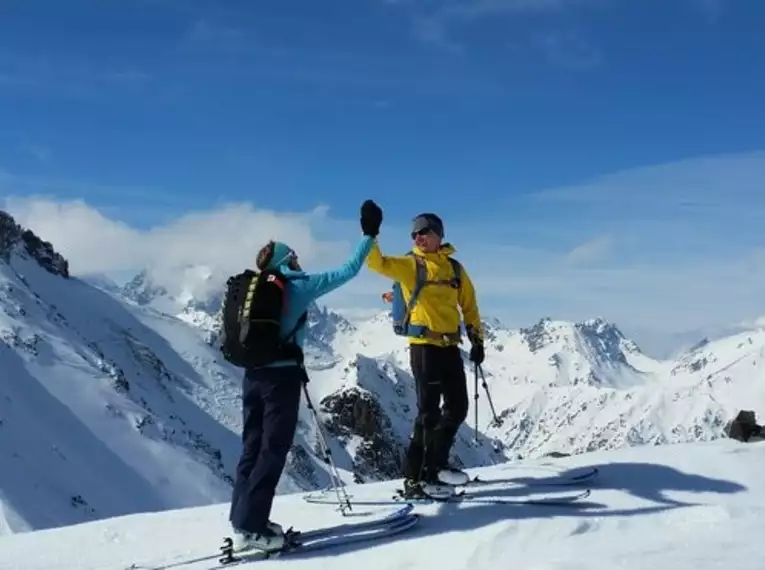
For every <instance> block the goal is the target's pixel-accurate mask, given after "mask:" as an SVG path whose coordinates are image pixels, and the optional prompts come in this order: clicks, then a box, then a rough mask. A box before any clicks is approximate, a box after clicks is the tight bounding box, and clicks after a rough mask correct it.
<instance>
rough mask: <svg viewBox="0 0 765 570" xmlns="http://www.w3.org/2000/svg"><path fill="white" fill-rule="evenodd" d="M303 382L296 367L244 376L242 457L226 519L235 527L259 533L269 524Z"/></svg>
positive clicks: (304, 378) (301, 371) (301, 372)
mask: <svg viewBox="0 0 765 570" xmlns="http://www.w3.org/2000/svg"><path fill="white" fill-rule="evenodd" d="M307 381H308V378H307V376H306V371H305V369H304V368H303V367H301V366H297V365H295V366H273V367H264V368H258V369H255V370H250V371H247V373H246V374H245V376H244V380H243V386H242V408H243V426H242V455H241V458H240V460H239V465H238V466H237V469H236V480H235V482H234V490H233V495H232V498H231V512H230V514H229V520H230V521H231V524H232V525H233V527H234V528H237V529H241V530H245V531H249V532H253V533H258V532H261V531H262V530H263V529H264V528H265V526H266V524H267V523H268V520H269V515H270V514H271V506H272V504H273V500H274V495H275V494H276V486H277V484H278V483H279V478H280V477H281V474H282V471H283V469H284V464H285V462H286V460H287V453H288V452H289V450H290V447H291V446H292V440H293V437H294V436H295V430H296V428H297V422H298V411H299V408H300V391H301V390H302V387H303V383H304V382H307Z"/></svg>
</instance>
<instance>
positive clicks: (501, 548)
mask: <svg viewBox="0 0 765 570" xmlns="http://www.w3.org/2000/svg"><path fill="white" fill-rule="evenodd" d="M764 446H765V443H762V444H739V443H737V442H734V441H731V440H727V441H721V442H715V443H707V444H704V443H701V444H682V445H671V446H670V445H668V446H660V447H651V446H642V447H639V448H631V449H622V450H617V451H602V452H592V453H588V454H583V455H580V456H576V457H570V458H564V459H559V460H555V461H554V462H553V461H547V462H544V463H543V462H542V461H538V460H537V461H532V460H527V461H524V462H523V463H520V464H515V465H498V466H494V467H488V468H483V469H476V470H472V472H473V473H475V474H480V475H481V476H482V478H485V479H505V480H506V479H508V478H511V479H515V480H516V481H517V482H516V483H515V484H509V483H505V484H498V485H497V486H495V487H487V488H484V489H478V490H477V491H476V492H478V493H481V494H483V495H484V497H486V496H489V497H491V496H494V497H499V498H503V497H523V496H527V495H530V494H532V493H534V494H536V495H537V496H540V495H541V496H544V495H546V494H549V493H552V492H553V491H552V490H551V489H549V488H548V489H547V491H545V490H544V488H542V489H540V488H539V487H537V488H534V487H533V486H529V485H533V481H530V480H529V479H530V478H545V477H549V476H550V475H553V474H555V473H556V472H568V471H570V470H574V469H576V468H579V467H583V466H597V467H599V469H600V471H601V476H600V478H599V480H598V482H597V483H596V484H595V485H593V487H592V494H591V496H590V497H589V498H588V499H587V500H586V502H582V503H580V504H578V505H576V506H566V507H552V506H498V505H491V504H488V505H487V504H472V505H471V504H469V503H465V504H462V505H448V506H443V505H438V506H435V505H434V506H418V507H416V509H415V512H416V513H418V514H419V515H420V520H419V522H418V524H417V525H416V526H415V527H414V528H412V529H410V530H408V531H406V532H404V533H402V534H399V535H396V536H392V537H388V538H382V539H378V540H376V541H372V542H366V543H358V544H356V545H347V546H338V547H335V548H332V549H331V550H325V551H316V552H306V553H303V554H300V553H293V554H290V555H288V556H286V557H283V558H281V559H274V560H271V561H260V562H252V563H249V564H247V563H245V564H242V565H239V566H236V568H241V569H243V570H244V569H246V568H253V569H255V568H259V569H260V568H262V569H264V570H267V569H268V568H277V567H278V568H282V567H284V565H285V564H286V565H289V567H290V568H305V569H309V568H314V567H316V566H317V565H321V564H322V563H324V564H327V563H329V564H330V566H331V567H332V568H333V569H334V570H357V569H358V568H377V569H379V570H398V569H399V568H438V569H440V570H462V569H464V568H471V569H472V570H496V569H498V568H508V567H512V568H519V569H520V568H522V569H524V570H613V569H615V568H619V569H621V570H645V569H648V568H672V569H673V570H711V569H713V568H736V569H738V570H760V569H761V568H762V566H763V556H762V552H763V550H762V528H763V525H765V479H764V478H763V477H762V473H763V470H765V454H764V453H763V451H765V447H764ZM392 488H393V483H376V484H368V485H364V486H355V487H352V488H351V489H350V491H351V492H352V494H353V495H354V497H365V498H368V497H376V498H385V497H388V496H389V495H390V493H391V490H392ZM556 492H557V491H556ZM392 508H393V507H389V506H379V507H357V508H356V509H355V511H354V516H352V517H343V516H342V515H341V514H340V513H339V512H337V510H335V509H333V508H332V507H331V506H326V505H313V504H306V503H305V502H304V501H303V499H302V497H301V495H300V494H294V495H282V496H280V497H277V498H276V501H275V506H274V511H273V515H274V518H275V520H277V521H279V522H281V523H282V524H284V525H287V526H289V525H294V526H295V527H296V528H300V529H306V530H307V529H311V528H324V527H330V526H334V525H338V524H343V523H347V522H351V523H353V522H359V521H364V520H369V519H370V518H373V517H375V518H377V517H380V516H382V515H384V514H387V513H389V512H390V511H391V510H392ZM226 509H227V507H226V505H225V504H221V505H213V506H208V507H201V508H189V509H180V510H175V511H172V512H165V513H156V514H141V515H132V516H125V517H120V518H114V519H110V520H104V521H98V522H92V523H87V524H81V525H76V526H70V527H67V528H61V529H54V530H46V531H40V532H35V533H26V534H20V535H16V536H12V537H7V538H5V539H3V540H0V569H2V570H6V569H7V570H11V569H12V570H49V569H50V568H66V569H67V570H127V569H133V570H139V569H141V570H144V569H154V568H160V567H161V568H173V567H178V568H183V569H185V570H207V569H210V568H214V567H215V564H216V558H217V556H218V555H219V552H218V546H219V545H220V543H221V539H222V537H223V536H225V535H228V534H229V532H230V531H229V528H228V526H227V523H226V514H227V511H226ZM329 557H332V558H331V562H330V558H329ZM199 558H202V559H201V560H197V561H196V562H195V561H194V559H199Z"/></svg>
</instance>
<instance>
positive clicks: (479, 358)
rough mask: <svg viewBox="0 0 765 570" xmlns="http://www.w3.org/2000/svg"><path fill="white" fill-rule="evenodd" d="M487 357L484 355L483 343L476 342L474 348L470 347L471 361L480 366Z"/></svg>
mask: <svg viewBox="0 0 765 570" xmlns="http://www.w3.org/2000/svg"><path fill="white" fill-rule="evenodd" d="M485 357H486V355H485V354H484V350H483V343H482V342H474V343H473V346H471V347H470V361H471V362H474V363H476V364H478V365H479V366H480V364H481V363H482V362H483V359H484V358H485Z"/></svg>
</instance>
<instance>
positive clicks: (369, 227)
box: [361, 200, 383, 237]
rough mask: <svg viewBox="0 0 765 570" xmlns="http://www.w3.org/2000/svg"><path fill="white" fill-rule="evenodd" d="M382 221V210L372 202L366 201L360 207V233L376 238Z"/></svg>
mask: <svg viewBox="0 0 765 570" xmlns="http://www.w3.org/2000/svg"><path fill="white" fill-rule="evenodd" d="M382 219H383V214H382V210H381V209H380V206H378V205H377V204H375V203H374V201H373V200H366V201H365V202H364V203H363V204H362V205H361V231H362V233H363V234H364V235H365V236H371V237H377V234H379V233H380V224H382Z"/></svg>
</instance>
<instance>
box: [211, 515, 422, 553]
mask: <svg viewBox="0 0 765 570" xmlns="http://www.w3.org/2000/svg"><path fill="white" fill-rule="evenodd" d="M413 509H414V505H412V504H406V505H403V506H401V507H400V508H399V509H397V510H396V511H394V512H393V513H391V514H389V515H387V516H386V517H384V518H381V519H374V520H368V521H363V522H358V523H346V524H341V525H337V526H332V527H326V528H320V529H315V530H306V531H293V530H292V529H290V530H288V531H286V532H285V539H286V542H285V546H284V548H282V549H281V550H278V551H276V552H264V551H259V550H251V551H246V552H240V553H235V552H234V551H233V548H232V544H233V541H232V540H231V538H226V539H225V540H224V544H223V546H222V547H221V549H220V550H221V553H222V556H221V557H220V558H219V560H218V562H220V564H221V567H224V568H228V567H230V566H233V565H235V564H241V563H243V562H254V561H256V560H267V559H269V558H271V557H281V556H283V555H289V554H292V553H303V552H313V551H317V550H324V549H326V548H333V547H337V546H345V545H348V544H355V543H358V542H365V541H370V540H377V539H380V538H384V537H389V536H394V535H397V534H399V533H402V532H404V531H406V530H409V529H410V528H412V527H413V526H414V525H415V524H417V522H418V521H419V520H420V517H419V515H417V514H415V513H412V510H413Z"/></svg>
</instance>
